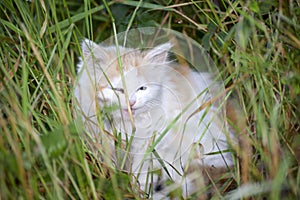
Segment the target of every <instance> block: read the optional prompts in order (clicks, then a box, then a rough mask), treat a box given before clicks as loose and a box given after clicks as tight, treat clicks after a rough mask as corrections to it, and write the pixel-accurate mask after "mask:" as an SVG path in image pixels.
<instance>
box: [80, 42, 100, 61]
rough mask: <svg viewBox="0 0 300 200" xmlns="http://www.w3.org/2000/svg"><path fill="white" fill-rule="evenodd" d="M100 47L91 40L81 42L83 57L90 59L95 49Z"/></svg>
mask: <svg viewBox="0 0 300 200" xmlns="http://www.w3.org/2000/svg"><path fill="white" fill-rule="evenodd" d="M97 46H98V45H97V44H96V43H95V42H93V41H91V40H89V39H84V40H83V41H82V42H81V50H82V54H83V57H88V56H90V55H91V54H93V52H94V49H95V48H96V47H97Z"/></svg>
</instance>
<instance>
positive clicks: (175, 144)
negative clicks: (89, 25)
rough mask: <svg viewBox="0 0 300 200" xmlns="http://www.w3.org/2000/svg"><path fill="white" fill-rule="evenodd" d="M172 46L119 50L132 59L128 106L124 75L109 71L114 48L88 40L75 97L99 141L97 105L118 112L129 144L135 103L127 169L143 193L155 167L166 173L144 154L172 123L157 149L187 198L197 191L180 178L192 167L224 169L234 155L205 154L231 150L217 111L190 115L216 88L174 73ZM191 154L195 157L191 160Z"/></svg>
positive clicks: (197, 76)
mask: <svg viewBox="0 0 300 200" xmlns="http://www.w3.org/2000/svg"><path fill="white" fill-rule="evenodd" d="M171 47H172V45H171V44H170V43H166V44H163V45H160V46H157V47H154V48H153V49H150V50H148V51H146V52H140V51H139V50H135V49H126V48H123V47H120V53H121V55H128V57H129V58H128V60H126V59H127V58H126V57H124V59H125V60H123V63H122V65H123V66H124V68H125V67H127V69H126V70H124V78H125V85H126V89H127V90H126V92H127V95H128V101H126V98H125V94H124V93H125V92H123V91H122V90H124V89H125V87H124V86H123V85H122V80H121V76H116V75H112V74H113V73H114V72H113V71H109V70H110V69H112V68H113V67H115V66H114V65H113V64H114V62H113V60H115V59H116V55H115V54H116V51H115V48H116V47H101V46H99V45H96V44H95V43H93V42H91V41H89V40H85V41H84V42H83V43H82V51H83V58H82V61H81V62H80V64H79V65H78V73H79V79H78V83H77V85H76V88H75V96H76V98H77V101H78V103H79V107H80V109H81V111H82V115H83V116H85V117H83V120H84V122H85V124H86V128H87V130H88V131H89V132H93V134H92V135H94V137H100V138H101V137H102V134H103V133H101V131H100V129H99V127H98V126H97V125H95V124H97V123H98V121H97V120H96V117H95V116H96V114H97V105H99V106H100V109H103V106H104V105H105V106H111V105H117V106H118V107H119V108H118V109H116V110H114V111H112V113H111V114H112V117H113V119H114V120H115V125H116V128H117V129H118V130H119V131H121V132H122V134H123V137H124V138H122V139H125V137H128V134H129V135H130V133H131V131H132V126H131V123H130V116H129V112H128V104H127V102H129V103H131V104H133V105H132V107H131V110H132V114H133V119H134V123H135V126H136V132H135V137H134V139H133V141H132V145H131V149H130V152H131V166H130V169H128V170H131V171H132V172H133V173H134V174H135V175H137V176H139V179H138V180H139V182H140V185H141V188H142V189H145V187H147V186H149V184H148V183H146V177H147V175H149V173H148V172H149V167H150V166H151V165H153V166H152V167H150V168H152V169H156V168H158V169H162V166H161V161H158V160H155V159H154V160H152V161H149V159H150V157H151V156H152V157H153V154H152V155H150V154H149V155H145V153H147V152H148V149H149V147H152V146H153V143H154V142H153V141H152V140H153V137H154V133H156V134H157V135H156V136H155V138H156V139H157V138H159V136H160V134H162V133H164V131H165V130H166V127H167V126H168V125H169V124H170V123H173V126H172V128H171V129H170V130H169V131H167V132H166V133H165V135H164V137H162V139H161V141H160V142H158V144H156V146H155V147H154V149H155V150H156V152H157V154H158V155H159V156H160V158H161V159H162V160H163V161H162V162H164V164H165V169H166V170H168V172H169V175H170V176H171V178H172V180H174V181H175V183H177V184H179V185H183V193H184V194H185V195H189V194H191V193H192V192H194V189H195V188H193V187H192V183H186V182H187V180H189V179H185V176H182V175H183V174H184V173H185V172H186V171H185V168H186V167H187V166H188V165H189V164H190V163H196V164H197V165H200V166H214V167H226V166H231V165H232V159H231V154H230V153H223V154H214V155H206V154H208V153H211V152H218V151H222V150H227V149H228V145H227V142H226V136H229V135H228V133H227V131H226V130H227V129H226V127H223V126H224V123H223V122H222V119H219V118H218V116H216V115H218V113H217V112H216V110H217V109H216V108H213V107H212V108H211V109H209V110H206V111H205V110H202V111H200V112H198V113H196V114H195V115H193V116H191V114H192V113H193V111H195V110H196V109H197V108H198V107H199V106H200V105H202V103H204V102H205V101H207V100H208V99H210V98H211V95H210V94H209V93H208V92H204V93H203V91H205V90H206V89H207V87H208V86H209V85H210V84H212V80H211V79H210V77H209V74H206V73H197V72H193V71H192V70H187V71H186V72H185V73H181V72H180V71H178V70H176V69H177V68H178V66H175V64H172V63H170V62H169V61H168V59H167V55H168V51H169V50H170V48H171ZM131 54H132V55H133V56H132V58H131V57H130V56H131ZM113 55H114V57H112V56H113ZM132 59H139V60H138V61H139V63H140V65H141V66H132V65H134V63H135V62H131V61H132ZM115 63H116V62H115ZM136 63H137V62H136ZM112 66H113V67H112ZM176 67H177V68H176ZM103 71H105V72H104V73H106V71H107V74H106V75H107V76H108V78H109V81H108V80H106V78H105V76H104V75H103ZM108 82H109V83H108ZM99 84H100V85H101V84H107V87H105V88H103V89H102V90H99V88H98V85H99ZM121 89H122V90H121ZM200 93H203V95H202V96H201V97H200V98H199V99H198V100H197V101H195V103H194V104H193V105H191V106H190V107H189V109H187V110H186V112H183V110H184V108H186V106H188V105H189V104H190V103H191V102H192V101H193V100H194V99H195V98H196V97H197V95H198V94H200ZM182 112H183V113H182ZM180 114H181V116H180V117H179V118H178V120H177V121H175V122H174V121H173V120H174V118H175V117H176V116H178V115H180ZM107 123H108V122H106V126H105V127H106V129H108V130H107V131H109V132H111V131H112V129H111V127H110V125H108V124H107ZM87 124H93V125H90V126H89V125H87ZM225 125H226V123H225ZM154 141H155V140H154ZM194 147H195V148H194ZM193 148H194V150H193V151H192V149H193ZM192 153H193V154H194V156H192V157H191V154H192ZM194 158H196V160H195V159H194ZM145 159H146V161H145ZM147 159H148V160H147ZM151 163H152V164H151ZM171 165H172V166H171ZM174 168H175V170H174ZM165 169H162V172H163V176H162V179H168V178H170V177H169V175H168V173H165ZM178 172H179V174H178ZM157 181H158V179H157V176H154V182H157ZM186 186H187V187H186ZM186 189H187V190H186ZM161 195H162V193H161V192H160V193H155V192H154V194H153V198H156V197H157V196H161Z"/></svg>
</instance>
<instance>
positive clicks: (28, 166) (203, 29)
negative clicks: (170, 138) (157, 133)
mask: <svg viewBox="0 0 300 200" xmlns="http://www.w3.org/2000/svg"><path fill="white" fill-rule="evenodd" d="M215 2H217V4H218V6H216V4H213V3H212V2H211V1H201V2H199V1H191V2H186V1H177V3H176V4H175V3H174V2H169V1H162V2H161V3H158V1H147V2H144V3H141V2H140V1H124V2H122V1H120V2H116V1H110V2H107V3H102V2H97V1H93V0H87V1H82V2H80V1H43V0H41V1H32V2H30V1H22V0H16V1H9V0H4V1H1V3H0V10H1V12H0V16H1V19H0V38H1V43H0V47H1V50H0V112H1V113H0V163H1V165H0V173H1V180H0V195H1V196H0V197H1V198H2V199H16V198H26V199H67V198H70V199H98V198H101V197H103V198H105V199H124V198H137V197H138V193H139V191H137V190H136V188H132V187H131V185H130V184H129V182H130V181H131V177H130V176H129V175H127V174H124V173H121V172H118V171H117V170H115V169H112V168H108V167H106V166H102V165H101V163H100V162H99V160H97V159H96V158H95V157H93V153H91V152H89V149H88V148H87V147H86V144H85V143H84V142H83V141H82V140H81V138H83V134H84V130H83V128H82V126H81V123H80V122H79V120H78V119H75V117H74V113H73V108H74V103H73V85H74V84H73V83H74V81H75V79H76V74H75V66H76V63H77V62H78V59H77V58H78V56H80V45H79V44H80V41H81V40H82V38H84V37H86V38H90V39H92V40H94V41H97V42H100V41H102V40H104V39H106V38H107V37H109V36H111V35H113V34H114V33H115V34H116V33H118V32H121V31H124V30H126V29H127V28H129V27H132V28H135V27H145V26H157V27H158V26H163V27H166V28H171V29H174V30H177V31H179V32H182V33H184V34H187V35H188V36H189V37H192V38H194V39H195V40H197V41H198V42H199V43H200V44H202V46H203V47H204V48H205V49H207V51H208V52H209V53H210V55H211V57H212V58H213V60H214V62H215V63H216V65H217V66H218V68H219V71H220V73H221V75H222V76H223V79H224V82H225V84H226V86H227V87H230V86H233V87H232V89H231V90H230V91H229V94H230V96H231V97H232V98H235V102H238V103H236V104H239V106H237V107H238V108H239V111H238V112H237V113H238V114H237V115H238V116H237V117H236V118H237V119H240V123H238V124H237V123H235V124H233V127H234V128H236V129H237V134H238V138H239V139H240V140H239V141H240V146H239V147H237V148H236V149H235V151H236V155H237V161H238V162H237V163H236V166H235V167H234V169H233V171H232V178H230V179H228V182H227V183H226V184H224V187H222V188H221V189H220V191H219V193H217V194H216V195H219V196H218V197H220V196H225V197H228V198H230V197H231V198H233V197H235V198H247V197H251V198H255V199H263V198H270V199H283V198H286V199H297V198H299V196H300V194H299V189H298V188H300V170H299V159H300V158H299V156H300V153H299V151H300V149H299V145H300V136H299V114H300V113H299V108H298V107H299V102H300V98H299V94H300V70H299V69H300V64H299V63H300V39H299V31H300V30H299V29H300V27H299V19H300V16H299V15H300V10H299V7H300V5H299V2H297V1H286V2H285V1H275V0H274V1H272V0H270V1H268V3H264V2H263V1H262V2H260V3H259V2H256V1H248V3H244V2H243V1H229V0H220V1H215ZM168 3H169V4H168ZM105 8H109V9H105ZM108 10H110V11H111V13H109V12H107V11H108ZM113 19H114V20H113ZM235 122H236V120H235ZM226 186H228V187H226ZM240 186H241V187H240ZM236 188H239V189H236ZM257 188H259V189H257ZM229 190H232V191H231V192H230V193H228V191H229ZM199 191H203V188H202V189H199Z"/></svg>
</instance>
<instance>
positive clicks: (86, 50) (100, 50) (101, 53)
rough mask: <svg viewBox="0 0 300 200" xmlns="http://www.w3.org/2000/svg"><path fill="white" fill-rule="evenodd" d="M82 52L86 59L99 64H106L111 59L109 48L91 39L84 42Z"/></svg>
mask: <svg viewBox="0 0 300 200" xmlns="http://www.w3.org/2000/svg"><path fill="white" fill-rule="evenodd" d="M81 50H82V55H83V58H84V59H88V60H89V59H95V60H96V61H97V62H105V61H107V60H108V59H109V53H108V51H107V48H106V47H103V46H100V45H98V44H96V43H95V42H93V41H91V40H89V39H85V40H83V41H82V43H81Z"/></svg>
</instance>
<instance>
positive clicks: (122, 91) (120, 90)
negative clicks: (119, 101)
mask: <svg viewBox="0 0 300 200" xmlns="http://www.w3.org/2000/svg"><path fill="white" fill-rule="evenodd" d="M113 90H114V91H117V92H121V93H122V94H124V89H123V88H113Z"/></svg>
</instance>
